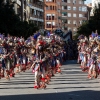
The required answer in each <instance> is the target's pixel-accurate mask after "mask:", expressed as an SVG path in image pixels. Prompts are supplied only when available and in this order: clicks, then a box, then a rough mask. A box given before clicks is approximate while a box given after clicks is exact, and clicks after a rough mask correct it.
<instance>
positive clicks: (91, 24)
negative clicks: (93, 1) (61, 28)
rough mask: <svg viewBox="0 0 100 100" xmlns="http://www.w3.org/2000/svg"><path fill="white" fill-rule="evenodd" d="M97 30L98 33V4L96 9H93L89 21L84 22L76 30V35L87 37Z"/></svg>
mask: <svg viewBox="0 0 100 100" xmlns="http://www.w3.org/2000/svg"><path fill="white" fill-rule="evenodd" d="M95 30H98V33H100V4H98V7H97V6H95V8H94V16H92V17H90V20H89V21H86V22H84V23H83V24H82V26H80V27H79V28H78V31H77V33H78V34H79V35H80V34H84V35H86V36H89V35H90V34H91V32H92V31H95Z"/></svg>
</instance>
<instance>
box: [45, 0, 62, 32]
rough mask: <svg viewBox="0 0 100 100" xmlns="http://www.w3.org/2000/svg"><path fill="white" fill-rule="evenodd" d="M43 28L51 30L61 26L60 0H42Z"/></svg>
mask: <svg viewBox="0 0 100 100" xmlns="http://www.w3.org/2000/svg"><path fill="white" fill-rule="evenodd" d="M44 3H45V6H44V12H45V14H44V20H45V29H46V30H50V31H53V30H55V29H56V28H58V27H60V26H61V0H44Z"/></svg>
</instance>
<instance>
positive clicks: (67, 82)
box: [0, 61, 100, 100]
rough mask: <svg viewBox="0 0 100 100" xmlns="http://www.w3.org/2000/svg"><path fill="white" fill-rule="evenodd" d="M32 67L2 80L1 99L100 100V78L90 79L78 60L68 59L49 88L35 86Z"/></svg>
mask: <svg viewBox="0 0 100 100" xmlns="http://www.w3.org/2000/svg"><path fill="white" fill-rule="evenodd" d="M33 84H34V74H32V71H31V69H30V70H29V71H26V72H22V73H20V74H17V75H16V76H15V78H11V80H9V81H7V80H6V79H1V80H0V100H99V98H100V92H99V91H100V79H99V77H98V79H95V80H92V79H91V80H89V79H88V78H87V73H84V72H82V71H81V69H80V67H79V65H78V64H76V61H67V62H66V63H64V65H63V66H62V74H55V76H54V77H52V79H51V82H50V84H49V85H48V86H47V88H46V89H45V90H44V89H39V90H36V89H34V88H33Z"/></svg>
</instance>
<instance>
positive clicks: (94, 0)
mask: <svg viewBox="0 0 100 100" xmlns="http://www.w3.org/2000/svg"><path fill="white" fill-rule="evenodd" d="M98 4H100V0H92V11H91V15H92V16H93V15H94V14H93V11H94V8H95V6H97V7H98Z"/></svg>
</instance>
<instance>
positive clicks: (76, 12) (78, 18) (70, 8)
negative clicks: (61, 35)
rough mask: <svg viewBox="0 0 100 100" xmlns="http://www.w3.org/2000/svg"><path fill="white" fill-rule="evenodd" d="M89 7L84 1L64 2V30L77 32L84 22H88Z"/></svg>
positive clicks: (68, 0)
mask: <svg viewBox="0 0 100 100" xmlns="http://www.w3.org/2000/svg"><path fill="white" fill-rule="evenodd" d="M87 16H88V15H87V6H86V5H85V4H84V1H83V0H62V29H63V30H64V31H65V30H66V31H68V30H72V31H73V32H76V31H77V28H78V27H79V26H80V25H81V24H82V22H83V21H85V20H87V18H88V17H87Z"/></svg>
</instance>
